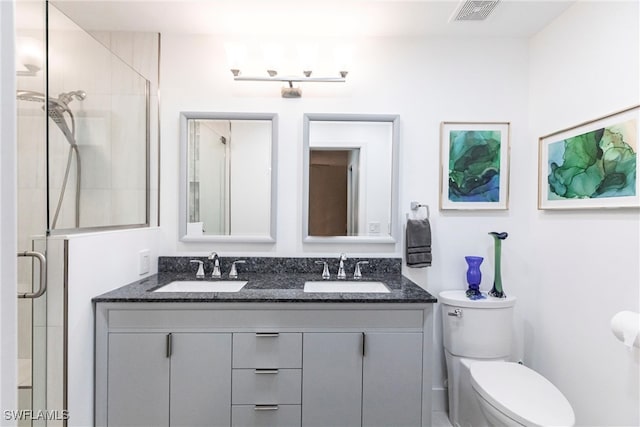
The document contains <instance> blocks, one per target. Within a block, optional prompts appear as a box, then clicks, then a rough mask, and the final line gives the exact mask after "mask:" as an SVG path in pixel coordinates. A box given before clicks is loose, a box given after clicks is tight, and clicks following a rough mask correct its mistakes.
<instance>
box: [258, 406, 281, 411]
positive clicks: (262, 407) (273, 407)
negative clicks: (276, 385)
mask: <svg viewBox="0 0 640 427" xmlns="http://www.w3.org/2000/svg"><path fill="white" fill-rule="evenodd" d="M253 410H254V411H277V410H278V405H256V406H254V407H253Z"/></svg>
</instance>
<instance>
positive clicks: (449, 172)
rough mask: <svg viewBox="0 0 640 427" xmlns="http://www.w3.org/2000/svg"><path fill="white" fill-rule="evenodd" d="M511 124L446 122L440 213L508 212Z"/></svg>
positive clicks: (442, 128)
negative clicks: (499, 210) (472, 210)
mask: <svg viewBox="0 0 640 427" xmlns="http://www.w3.org/2000/svg"><path fill="white" fill-rule="evenodd" d="M509 134H510V124H509V123H508V122H496V123H474V122H442V123H441V125H440V209H442V210H448V209H468V210H469V209H474V210H475V209H503V210H504V209H508V207H509V137H510V135H509Z"/></svg>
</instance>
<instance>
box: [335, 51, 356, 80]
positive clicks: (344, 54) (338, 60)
mask: <svg viewBox="0 0 640 427" xmlns="http://www.w3.org/2000/svg"><path fill="white" fill-rule="evenodd" d="M353 51H354V47H353V46H352V45H349V44H347V45H343V46H338V47H336V48H335V49H334V50H333V60H334V64H335V67H336V68H337V69H338V72H339V73H340V77H342V78H343V79H344V78H346V77H347V74H349V70H350V69H351V67H352V63H353Z"/></svg>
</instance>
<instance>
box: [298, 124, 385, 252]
mask: <svg viewBox="0 0 640 427" xmlns="http://www.w3.org/2000/svg"><path fill="white" fill-rule="evenodd" d="M396 119H397V116H382V115H366V116H365V115H335V114H334V115H318V114H310V115H305V178H306V184H307V185H306V186H305V190H306V191H305V199H306V200H305V206H306V207H307V210H306V213H307V215H305V219H306V221H305V222H306V224H305V226H306V229H305V231H306V233H305V239H307V241H321V240H318V239H314V238H323V237H324V238H326V237H330V238H332V239H331V240H332V241H335V238H336V237H347V238H355V240H356V241H358V240H361V241H376V240H378V241H384V240H388V241H390V242H392V241H393V240H391V239H392V238H393V237H394V230H393V212H394V209H393V206H394V202H393V200H394V197H395V195H396V189H395V188H394V186H395V185H396V181H397V178H396V177H395V175H394V174H396V173H397V172H396V170H395V167H394V165H395V159H394V155H395V149H396V148H395V147H396V143H397V141H396V138H395V135H396V132H397V128H396V126H397V122H396ZM309 238H311V240H309Z"/></svg>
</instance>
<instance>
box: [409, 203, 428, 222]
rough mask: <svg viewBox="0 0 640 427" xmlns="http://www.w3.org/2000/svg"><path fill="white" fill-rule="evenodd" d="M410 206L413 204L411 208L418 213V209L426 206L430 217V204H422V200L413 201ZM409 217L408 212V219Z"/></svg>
mask: <svg viewBox="0 0 640 427" xmlns="http://www.w3.org/2000/svg"><path fill="white" fill-rule="evenodd" d="M410 206H411V210H412V211H413V212H414V213H417V212H418V209H420V208H425V210H426V211H427V219H429V205H425V204H422V203H420V202H411V205H410ZM408 219H409V214H407V220H408Z"/></svg>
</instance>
